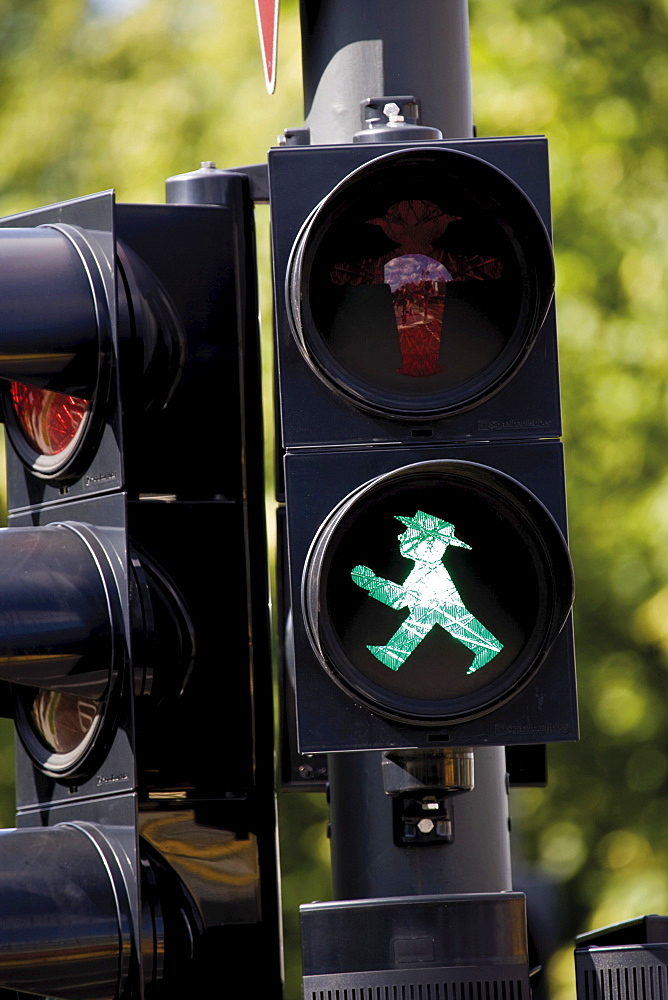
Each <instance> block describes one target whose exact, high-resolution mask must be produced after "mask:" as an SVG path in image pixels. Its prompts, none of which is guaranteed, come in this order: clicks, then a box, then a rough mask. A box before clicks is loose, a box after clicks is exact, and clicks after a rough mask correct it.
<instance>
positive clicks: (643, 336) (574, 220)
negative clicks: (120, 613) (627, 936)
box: [0, 0, 668, 1000]
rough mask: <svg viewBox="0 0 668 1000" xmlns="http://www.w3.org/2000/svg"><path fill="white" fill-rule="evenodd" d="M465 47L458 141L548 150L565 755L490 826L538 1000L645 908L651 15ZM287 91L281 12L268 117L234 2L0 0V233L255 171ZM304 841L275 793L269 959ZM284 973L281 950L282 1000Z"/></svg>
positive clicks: (656, 900)
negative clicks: (64, 209) (572, 596)
mask: <svg viewBox="0 0 668 1000" xmlns="http://www.w3.org/2000/svg"><path fill="white" fill-rule="evenodd" d="M471 40H472V67H473V84H474V107H475V109H476V121H477V126H478V134H479V135H481V136H487V135H513V134H531V133H546V134H547V135H548V137H549V140H550V145H551V162H552V184H553V186H552V191H553V208H554V231H555V245H556V252H557V268H558V279H559V284H558V310H559V331H560V344H561V364H562V386H563V393H562V395H563V405H564V418H565V437H566V445H567V462H568V477H569V514H570V532H571V548H572V552H573V557H574V561H575V567H576V574H577V582H578V594H577V606H576V638H577V648H578V658H579V685H580V705H581V721H582V734H583V736H582V741H581V743H580V744H578V745H573V746H562V747H553V748H552V749H551V751H550V783H549V787H548V788H547V789H546V790H526V791H518V792H517V793H514V794H515V801H514V813H515V815H516V817H517V819H518V820H519V821H520V822H519V823H518V824H516V825H518V826H519V827H521V830H522V839H523V845H522V848H523V851H524V852H525V854H526V856H527V857H528V858H529V859H530V860H531V861H532V862H533V863H534V864H535V865H536V866H537V868H538V869H539V871H541V872H542V873H544V874H545V875H547V876H549V877H550V878H551V879H553V880H556V881H557V882H558V883H559V885H560V886H561V889H562V895H563V900H564V903H565V913H566V920H565V922H564V934H565V938H564V947H563V948H562V950H561V951H559V952H558V954H557V955H556V957H555V959H554V960H553V962H552V968H551V971H552V984H553V996H554V998H555V1000H562V997H563V998H565V997H566V996H567V995H568V996H572V995H573V972H572V957H571V945H570V939H571V938H572V935H573V934H574V933H575V932H576V931H580V930H584V929H587V928H590V927H594V926H598V925H600V924H603V923H605V922H610V921H614V920H619V919H623V918H626V917H630V916H634V915H636V914H639V913H641V912H652V911H653V912H664V913H665V912H668V840H667V835H666V831H667V830H668V797H667V790H668V784H667V777H668V747H667V739H666V737H667V736H668V711H667V707H666V706H667V701H668V699H667V698H666V681H667V680H668V558H667V553H668V472H667V464H666V456H667V455H668V419H667V417H668V412H667V410H668V382H667V379H666V376H667V373H668V330H667V316H668V280H667V271H668V170H667V163H666V159H667V155H668V154H667V149H668V145H667V142H666V139H667V137H668V115H667V114H666V112H667V110H668V45H667V42H668V2H667V0H612V2H610V0H607V2H603V0H581V2H579V3H576V2H575V0H507V2H506V3H504V4H499V3H498V2H497V0H471ZM300 72H301V66H300V51H299V26H298V10H297V4H296V3H295V2H294V0H283V3H282V11H281V36H280V44H279V57H278V88H277V93H276V95H275V96H274V97H269V96H268V95H267V94H266V92H265V90H264V82H263V74H262V67H261V62H260V54H259V44H258V41H257V34H256V27H255V18H254V11H253V4H252V3H251V0H188V2H185V3H184V2H183V0H57V2H55V0H0V150H1V151H2V156H1V157H0V214H10V213H13V212H19V211H22V210H24V209H27V208H31V207H34V206H36V205H40V204H46V203H49V202H51V201H57V200H61V199H65V198H69V197H74V196H76V195H79V194H84V193H88V192H90V191H94V190H99V189H103V188H107V187H110V186H112V185H113V186H115V187H116V188H117V191H118V195H119V198H120V199H121V200H126V201H159V200H161V199H162V197H163V181H164V178H165V177H167V176H168V175H170V174H173V173H179V172H182V171H185V170H190V169H193V168H195V167H197V166H198V164H199V162H200V161H201V160H203V159H213V160H215V161H216V162H217V163H218V165H219V166H223V167H225V166H234V165H238V164H241V163H249V162H255V161H259V160H262V159H263V158H264V156H265V150H266V148H267V147H268V146H269V145H271V144H272V143H273V142H274V141H275V137H276V135H277V134H278V133H279V132H280V131H282V129H283V128H285V127H287V126H291V125H297V124H300V123H301V117H302V115H301V106H300V101H301V93H300V91H301V81H300ZM258 218H259V241H258V242H259V250H260V273H261V292H262V309H263V317H264V324H265V330H266V337H265V370H266V373H267V375H269V373H270V371H271V347H270V336H269V329H270V322H269V318H270V307H271V290H270V285H269V266H268V239H267V226H268V213H267V211H266V209H263V210H261V211H260V213H259V217H258ZM266 381H267V403H268V407H269V406H270V402H271V396H270V392H271V389H270V378H269V377H268V378H267V380H266ZM270 426H271V424H270V422H269V423H268V427H270ZM270 526H271V520H270ZM270 530H271V527H270ZM8 732H9V728H7V729H6V730H5V729H3V731H2V734H5V733H8ZM9 739H10V738H9V736H8V735H6V736H5V737H4V739H3V742H2V743H1V744H0V746H1V747H2V749H0V780H1V781H2V784H1V786H0V807H2V820H3V822H4V823H6V824H11V823H12V815H11V813H12V808H11V794H12V793H11V784H10V780H11V779H10V769H11V766H10V763H9V755H10V749H9ZM324 822H325V808H324V803H323V802H322V801H320V799H318V798H313V797H309V796H292V797H284V800H283V803H282V839H283V844H282V849H283V859H284V902H285V907H286V913H287V918H286V929H287V933H288V940H289V941H290V942H294V940H295V933H296V911H297V905H298V903H299V902H301V901H305V900H309V899H312V898H327V896H328V893H329V891H330V890H329V889H328V876H327V871H326V866H325V864H324V860H325V857H326V840H325V836H324ZM297 961H298V958H297V955H296V952H295V949H294V944H293V945H292V947H291V948H290V950H289V952H288V968H289V972H290V983H291V986H290V992H289V997H296V996H297V986H296V983H297V979H296V976H297V971H296V963H297Z"/></svg>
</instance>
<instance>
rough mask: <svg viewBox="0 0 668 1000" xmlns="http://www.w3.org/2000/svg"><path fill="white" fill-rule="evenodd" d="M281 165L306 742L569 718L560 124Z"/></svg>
mask: <svg viewBox="0 0 668 1000" xmlns="http://www.w3.org/2000/svg"><path fill="white" fill-rule="evenodd" d="M269 171H270V200H271V206H272V233H273V253H274V280H275V300H276V338H277V355H278V391H279V396H280V433H281V439H282V440H281V443H282V448H283V453H284V466H283V469H284V484H283V485H284V490H285V502H286V517H287V529H286V538H287V541H286V546H287V561H288V564H289V594H288V595H287V598H286V603H287V604H288V605H289V607H290V609H291V618H292V628H291V632H290V633H289V634H288V635H287V637H286V643H287V644H288V645H289V646H290V649H289V652H288V654H287V655H286V660H287V661H288V662H289V663H293V664H294V687H295V692H296V703H297V727H298V739H299V750H300V752H301V753H316V752H320V751H336V750H355V749H390V748H399V747H408V746H418V747H434V746H438V745H439V744H445V743H448V744H449V745H464V746H466V745H469V746H478V745H484V744H497V745H502V744H513V743H515V744H528V743H536V742H539V743H544V742H547V741H551V740H564V739H574V738H575V737H576V735H577V716H576V701H575V681H574V662H573V660H574V658H573V647H572V636H571V627H570V622H569V612H570V607H571V603H572V596H573V581H572V571H571V566H570V559H569V555H568V549H567V545H566V542H565V540H564V535H565V530H566V510H565V492H564V473H563V458H562V446H561V443H560V441H559V436H560V433H561V423H560V403H559V376H558V364H557V342H556V325H555V316H554V309H553V305H552V300H553V291H554V268H553V257H552V248H551V242H550V236H549V224H550V209H549V181H548V166H547V150H546V144H545V141H544V140H543V139H542V138H539V137H529V138H509V139H486V140H475V139H474V140H461V141H437V142H422V143H395V144H384V143H381V144H378V143H365V142H360V143H358V144H353V145H350V146H339V145H337V146H322V147H318V146H313V147H309V146H290V145H286V146H283V147H279V148H277V149H273V150H271V152H270V154H269ZM324 706H326V710H325V709H324Z"/></svg>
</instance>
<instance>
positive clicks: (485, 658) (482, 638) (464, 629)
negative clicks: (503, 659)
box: [439, 607, 503, 674]
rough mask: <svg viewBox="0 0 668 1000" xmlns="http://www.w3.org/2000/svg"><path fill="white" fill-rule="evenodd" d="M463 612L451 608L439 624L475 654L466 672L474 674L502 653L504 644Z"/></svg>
mask: <svg viewBox="0 0 668 1000" xmlns="http://www.w3.org/2000/svg"><path fill="white" fill-rule="evenodd" d="M461 610H462V609H457V608H456V607H455V608H449V609H448V610H447V611H446V612H445V615H444V616H443V619H441V620H440V621H439V624H440V625H442V626H443V628H444V629H445V630H446V632H449V633H450V635H451V636H453V637H454V638H455V639H458V640H459V642H462V643H463V644H464V645H465V646H467V647H468V649H471V650H472V651H473V652H474V653H475V658H474V659H473V662H472V663H471V665H470V666H469V668H468V670H467V671H466V673H467V674H474V673H475V672H476V670H480V668H481V667H484V666H485V664H486V663H489V661H490V660H492V659H493V658H494V657H495V656H496V654H497V653H500V652H501V650H502V649H503V643H501V642H499V640H498V639H497V638H496V636H494V635H492V633H491V632H490V631H489V629H486V628H485V626H484V625H483V624H482V622H479V621H478V619H477V618H474V617H473V615H472V614H470V613H469V612H468V611H463V613H461ZM458 611H459V612H460V613H458Z"/></svg>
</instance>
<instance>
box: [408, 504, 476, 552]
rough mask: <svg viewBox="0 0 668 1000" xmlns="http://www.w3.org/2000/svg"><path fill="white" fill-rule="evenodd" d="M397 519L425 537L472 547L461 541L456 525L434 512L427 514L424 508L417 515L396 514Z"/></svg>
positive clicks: (463, 546) (462, 546)
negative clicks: (436, 515) (456, 533)
mask: <svg viewBox="0 0 668 1000" xmlns="http://www.w3.org/2000/svg"><path fill="white" fill-rule="evenodd" d="M394 516H395V518H396V519H397V521H401V523H402V524H405V525H406V527H407V528H412V529H413V531H416V532H417V533H418V534H420V535H423V536H424V537H425V538H428V537H431V538H434V539H436V540H437V541H439V542H443V544H444V545H458V546H460V548H462V549H470V548H471V546H470V545H467V544H466V542H462V541H460V539H459V538H457V536H456V535H455V526H454V524H450V522H449V521H442V520H441V519H440V517H434V515H433V514H425V512H424V511H423V510H418V511H416V512H415V517H402V516H401V514H395V515H394Z"/></svg>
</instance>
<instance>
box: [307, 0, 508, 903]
mask: <svg viewBox="0 0 668 1000" xmlns="http://www.w3.org/2000/svg"><path fill="white" fill-rule="evenodd" d="M301 24H302V53H303V55H302V58H303V68H304V105H305V118H306V124H307V125H308V126H309V128H310V130H311V142H312V143H317V144H327V143H343V142H352V138H353V135H354V133H355V132H357V131H358V130H359V129H360V102H361V101H362V100H365V99H367V98H372V97H373V98H375V97H381V96H384V95H397V94H406V95H408V94H410V95H413V96H414V97H416V98H417V100H418V102H419V104H420V106H421V112H422V115H421V119H422V123H423V124H425V125H429V126H433V127H435V128H438V129H440V130H441V132H442V133H443V137H444V138H465V137H470V136H472V135H473V119H472V110H471V77H470V66H469V34H468V4H467V0H415V3H414V4H412V5H411V6H410V8H409V7H407V5H406V4H405V3H400V2H399V0H364V2H360V0H301ZM474 757H475V788H474V790H472V791H468V792H462V793H460V794H459V795H457V796H454V797H453V798H452V799H451V800H450V802H451V813H452V819H453V829H454V838H453V841H452V843H447V844H446V843H443V844H440V845H437V846H430V847H428V848H423V847H417V846H413V847H407V846H404V845H402V846H397V845H396V844H395V843H394V839H393V829H392V800H391V798H390V796H389V795H387V794H386V790H385V786H384V784H383V775H382V766H383V755H382V754H380V753H377V752H371V753H355V754H349V753H345V754H330V755H329V776H330V790H331V813H330V815H331V830H332V833H331V844H332V875H333V889H334V896H335V898H337V899H361V898H370V897H381V896H397V895H398V896H401V895H418V894H426V893H430V894H436V893H464V892H500V891H504V890H508V889H510V888H511V887H512V879H511V865H510V838H509V831H508V805H507V789H506V769H505V752H504V748H503V747H491V748H485V749H478V750H476V751H475V753H474Z"/></svg>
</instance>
